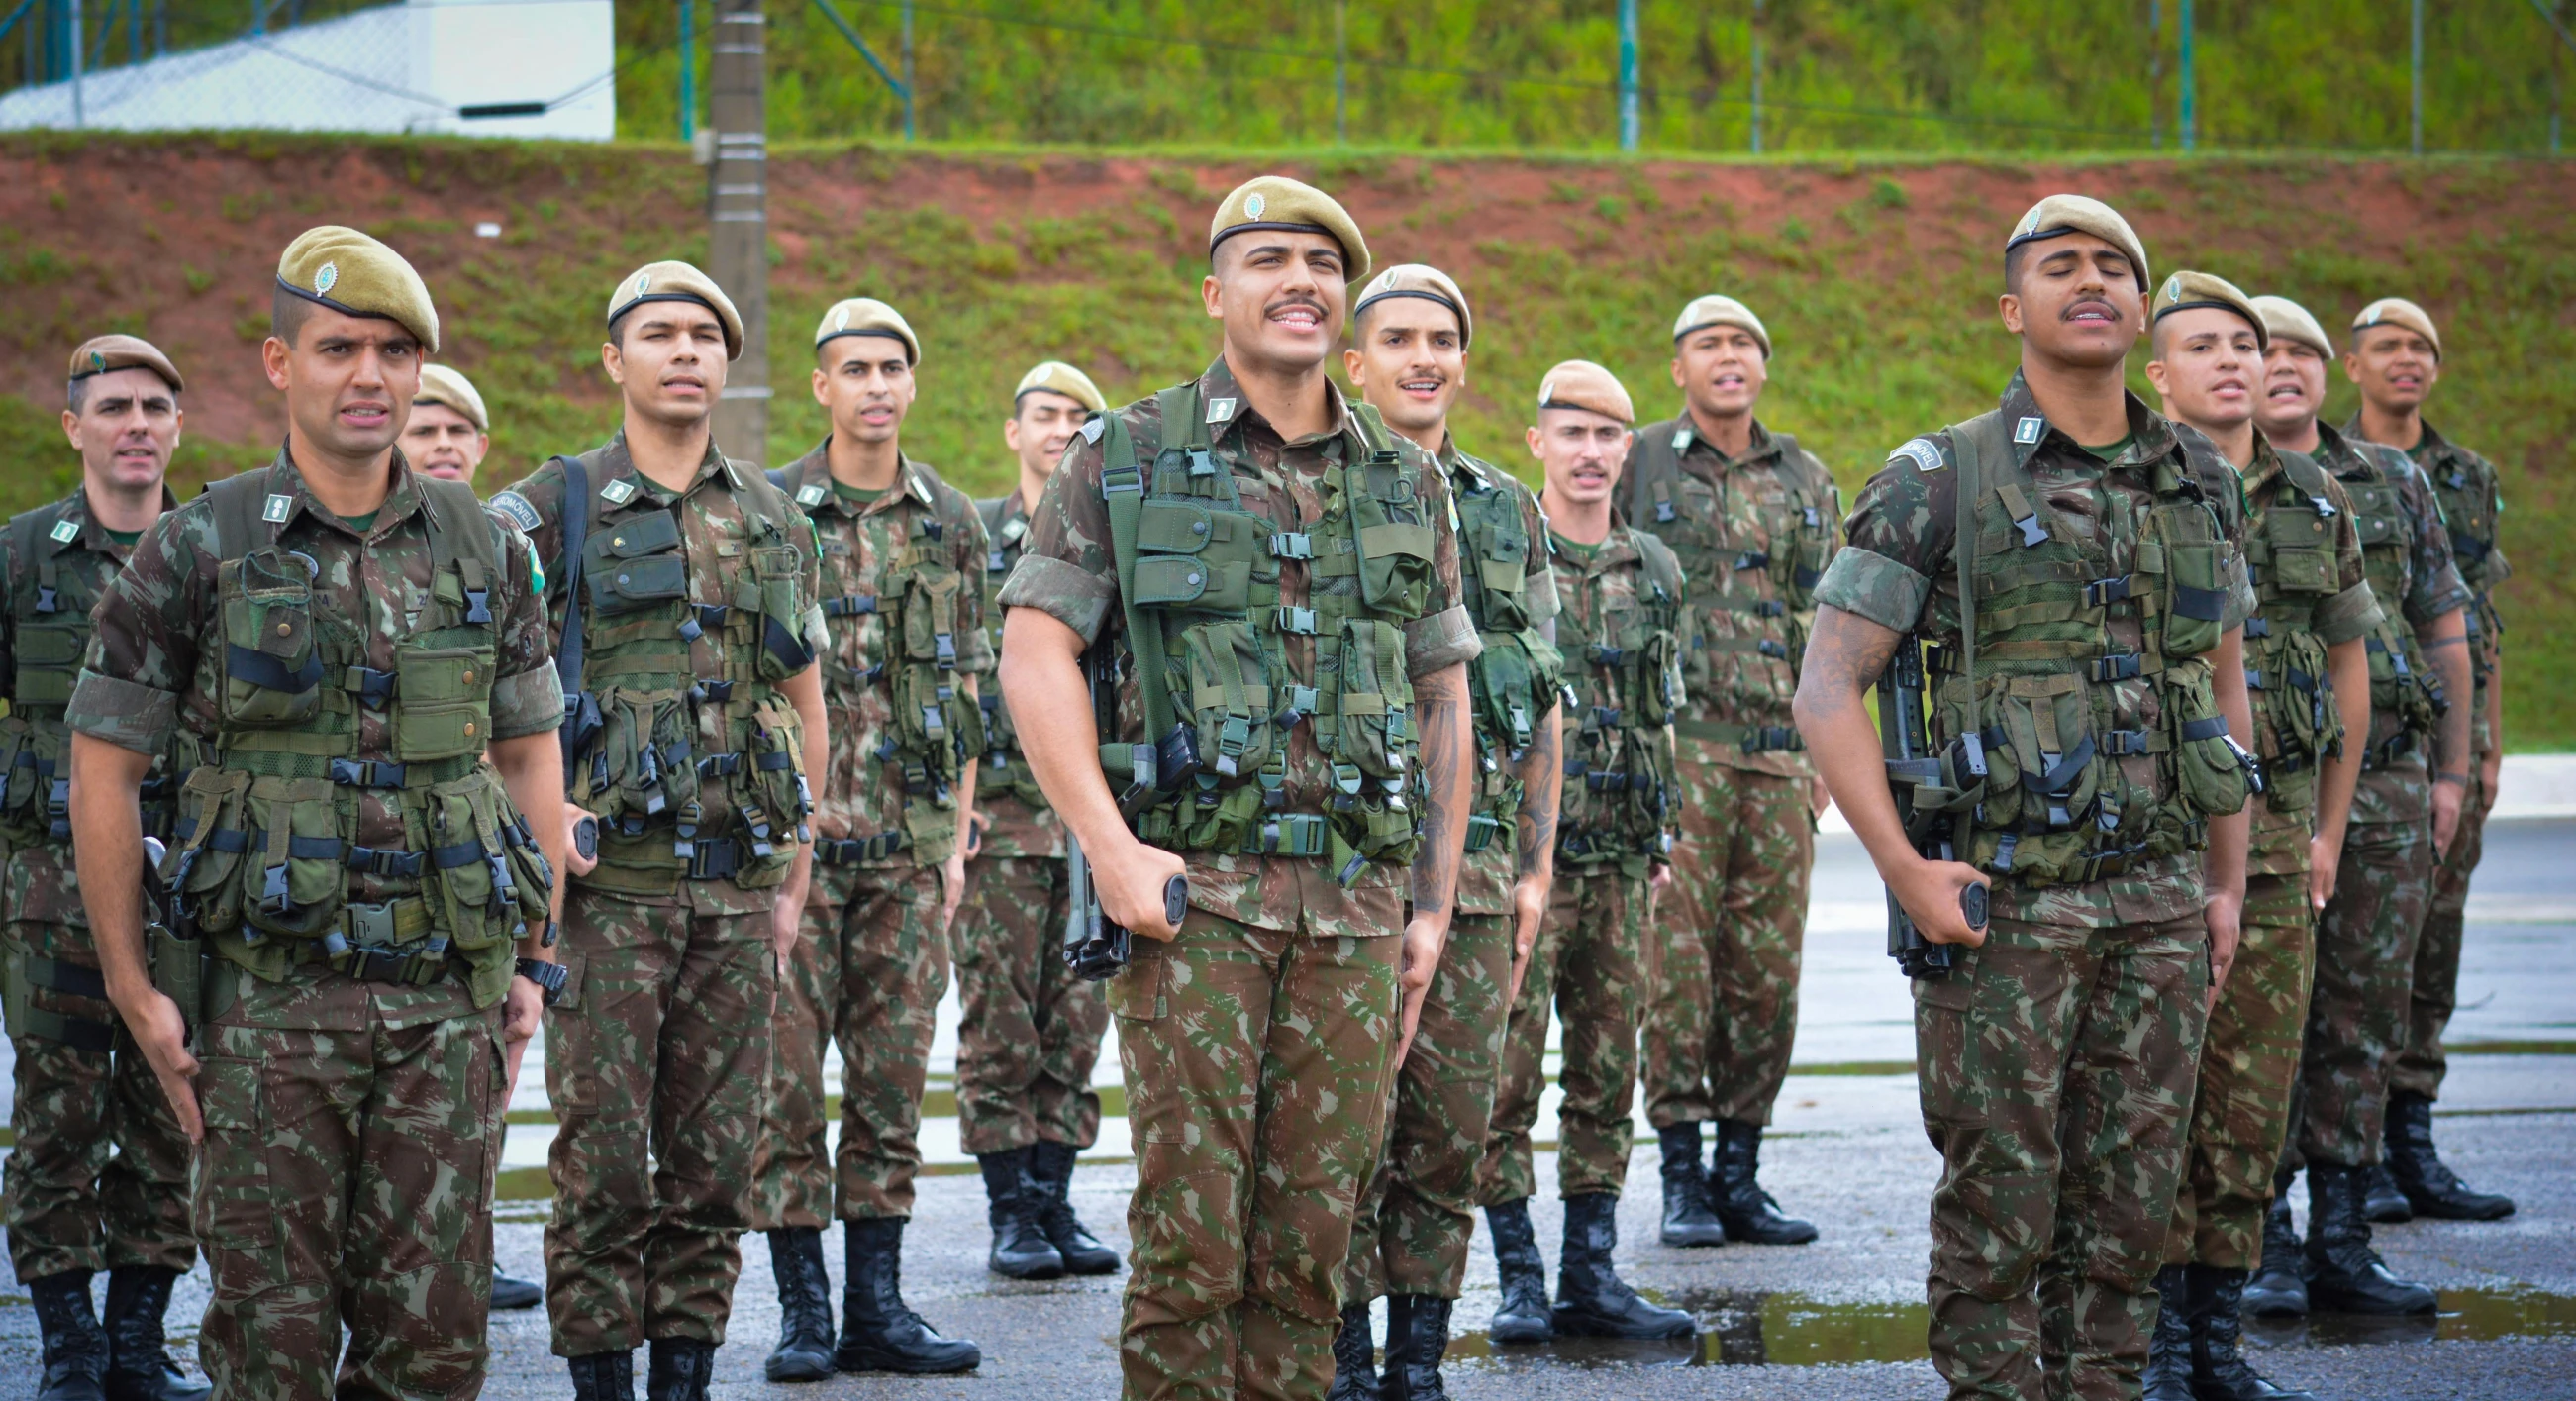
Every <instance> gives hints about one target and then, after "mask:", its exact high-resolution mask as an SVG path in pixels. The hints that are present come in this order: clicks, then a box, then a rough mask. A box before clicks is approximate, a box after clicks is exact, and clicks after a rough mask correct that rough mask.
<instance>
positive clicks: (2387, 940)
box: [2245, 297, 2468, 1314]
mask: <svg viewBox="0 0 2576 1401" xmlns="http://www.w3.org/2000/svg"><path fill="white" fill-rule="evenodd" d="M2257 301H2258V309H2260V310H2262V311H2263V312H2264V313H2265V315H2266V316H2267V317H2269V318H2272V322H2271V327H2272V333H2273V337H2274V339H2273V349H2272V352H2271V353H2272V355H2273V356H2275V357H2292V356H2300V354H2301V350H2302V348H2304V350H2305V351H2306V352H2308V353H2311V354H2317V355H2322V356H2325V357H2327V358H2331V356H2332V346H2333V343H2332V341H2330V340H2329V339H2328V338H2327V336H2326V334H2325V331H2324V330H2323V328H2321V327H2319V326H2318V325H2317V324H2316V319H2315V318H2314V317H2312V316H2309V315H2307V313H2306V312H2305V311H2304V310H2303V309H2300V308H2299V307H2297V306H2296V304H2295V303H2288V302H2283V301H2281V300H2280V299H2278V298H2269V297H2266V298H2258V299H2257ZM2285 347H2286V348H2285ZM2321 398H2322V387H2320V388H2319V390H2318V393H2317V394H2316V395H2314V396H2308V397H2305V398H2302V399H2298V400H2290V399H2289V398H2288V396H2282V397H2281V398H2278V399H2276V398H2274V397H2273V396H2271V395H2268V394H2267V396H2266V398H2265V407H2264V409H2263V411H2262V416H2261V417H2260V418H2259V419H2258V422H2259V423H2260V424H2261V426H2262V430H2263V434H2264V436H2265V437H2266V438H2267V439H2268V440H2269V441H2270V442H2271V443H2272V444H2273V445H2274V446H2275V447H2279V448H2283V449H2286V450H2289V451H2293V452H2304V453H2306V454H2307V455H2308V456H2309V457H2310V458H2312V459H2314V460H2315V462H2316V463H2317V465H2318V466H2320V467H2323V468H2324V469H2325V470H2326V472H2327V474H2328V475H2330V476H2332V477H2333V478H2334V479H2335V481H2336V483H2337V484H2338V485H2340V486H2341V487H2342V488H2343V489H2344V493H2345V495H2346V497H2347V498H2348V499H2349V500H2350V502H2351V504H2352V517H2353V526H2354V529H2355V532H2356V533H2357V534H2358V536H2359V537H2360V540H2361V554H2362V569H2363V572H2364V573H2365V574H2366V575H2367V576H2368V578H2369V580H2370V586H2371V593H2372V594H2373V596H2374V597H2375V598H2376V599H2377V600H2378V602H2379V606H2380V610H2381V613H2382V615H2383V616H2382V618H2381V620H2380V624H2379V626H2378V627H2376V628H2375V629H2373V630H2372V632H2371V633H2370V634H2369V635H2368V636H2367V637H2365V638H2364V639H2363V643H2362V645H2363V648H2364V656H2365V660H2366V661H2367V664H2368V667H2369V687H2370V725H2369V728H2368V730H2367V732H2366V733H2363V734H2354V735H2350V736H2347V737H2346V740H2345V743H2346V744H2347V745H2348V746H2353V747H2356V748H2358V749H2359V750H2360V751H2361V755H2362V766H2361V775H2360V778H2359V780H2358V782H2357V785H2356V787H2355V789H2354V792H2353V800H2352V817H2351V820H2350V822H2349V824H2348V825H2347V826H2346V828H2345V830H2344V840H2343V845H2342V849H2341V850H2340V851H2339V852H2326V851H2322V850H2321V851H2319V852H2318V854H2317V859H2316V862H2315V865H2316V869H2317V878H2316V880H2315V881H2314V882H2313V884H2314V885H2315V887H2317V888H2319V889H2322V890H2325V891H2326V892H2327V893H2328V895H2329V901H2328V903H2327V904H2326V905H2325V906H2324V912H2323V914H2322V916H2321V917H2320V919H2319V921H2318V924H2317V930H2316V955H2315V960H2314V962H2315V970H2316V971H2315V981H2314V986H2313V989H2312V991H2311V994H2310V997H2309V1005H2308V1025H2307V1031H2306V1035H2305V1038H2304V1050H2303V1052H2302V1061H2301V1070H2300V1086H2301V1088H2300V1092H2299V1094H2298V1095H2297V1096H2296V1097H2294V1100H2293V1108H2292V1113H2291V1121H2290V1131H2289V1135H2288V1137H2287V1139H2286V1140H2285V1142H2284V1144H2283V1148H2282V1155H2281V1162H2280V1165H2279V1167H2278V1169H2277V1170H2276V1171H2275V1173H2274V1176H2273V1199H2272V1203H2271V1206H2270V1208H2269V1210H2267V1211H2266V1212H2265V1214H2264V1220H2263V1248H2262V1263H2261V1265H2260V1267H2259V1269H2258V1272H2257V1273H2256V1275H2255V1277H2254V1278H2253V1280H2252V1281H2251V1282H2249V1283H2248V1284H2247V1286H2246V1289H2245V1307H2246V1308H2247V1309H2248V1310H2249V1311H2251V1312H2253V1313H2256V1314H2302V1313H2305V1312H2307V1310H2308V1293H2309V1281H2308V1276H2309V1274H2310V1273H2312V1272H2313V1271H2315V1269H2316V1265H2315V1263H2314V1262H2313V1260H2314V1258H2323V1259H2326V1260H2328V1261H2329V1263H2330V1264H2331V1265H2332V1268H2331V1269H2330V1270H2329V1271H2328V1272H2327V1275H2326V1287H2327V1289H2328V1290H2329V1291H2330V1292H2333V1293H2334V1294H2335V1295H2336V1296H2337V1297H2338V1299H2339V1301H2341V1302H2344V1303H2348V1304H2359V1305H2360V1306H2362V1307H2365V1308H2374V1307H2375V1308H2377V1309H2379V1310H2381V1311H2391V1310H2393V1311H2398V1312H2403V1311H2406V1310H2408V1309H2414V1308H2422V1307H2428V1306H2429V1300H2430V1299H2431V1297H2432V1296H2431V1291H2430V1290H2419V1289H2417V1288H2416V1287H2415V1286H2413V1285H2408V1284H2404V1283H2403V1282H2402V1281H2398V1280H2395V1279H2394V1278H2393V1277H2389V1276H2387V1273H2386V1270H2385V1268H2384V1267H2383V1266H2381V1265H2380V1263H2379V1261H2378V1259H2377V1257H2375V1256H2373V1255H2371V1254H2370V1252H2369V1224H2368V1222H2367V1221H2365V1220H2363V1219H2362V1218H2361V1216H2360V1215H2359V1213H2358V1210H2357V1209H2356V1211H2355V1212H2354V1213H2352V1214H2351V1215H2350V1216H2349V1218H2348V1219H2346V1218H2343V1217H2339V1216H2338V1215H2337V1214H2336V1213H2334V1212H2320V1213H2318V1214H2316V1215H2314V1216H2312V1218H2311V1222H2310V1224H2311V1227H2312V1228H2313V1227H2316V1226H2319V1225H2333V1226H2334V1229H2333V1230H2331V1231H2317V1232H2315V1233H2314V1235H2313V1236H2312V1238H2311V1240H2310V1241H2309V1242H2308V1243H2307V1244H2306V1245H2305V1246H2303V1245H2302V1243H2301V1241H2300V1239H2299V1236H2298V1233H2297V1231H2296V1230H2294V1229H2293V1227H2292V1221H2291V1214H2290V1199H2289V1190H2290V1183H2291V1180H2292V1179H2293V1178H2294V1177H2295V1176H2296V1175H2297V1172H2298V1169H2299V1167H2300V1166H2301V1165H2302V1163H2303V1162H2307V1161H2308V1159H2307V1153H2308V1152H2309V1150H2310V1149H2311V1148H2312V1147H2314V1146H2315V1145H2316V1144H2317V1143H2319V1142H2323V1143H2325V1144H2327V1145H2329V1146H2330V1149H2331V1151H2330V1152H2329V1153H2328V1155H2327V1156H2326V1157H2325V1158H2324V1159H2323V1162H2324V1164H2325V1167H2326V1174H2325V1175H2326V1176H2327V1177H2328V1178H2332V1179H2334V1181H2332V1182H2329V1184H2328V1187H2327V1196H2326V1197H2325V1198H2323V1199H2315V1198H2312V1200H2316V1201H2318V1202H2319V1204H2320V1205H2336V1204H2339V1203H2341V1202H2342V1200H2343V1197H2344V1194H2343V1193H2342V1192H2341V1191H2340V1190H2339V1184H2340V1183H2341V1182H2342V1181H2343V1180H2344V1179H2347V1178H2357V1177H2358V1175H2359V1174H2358V1171H2357V1169H2358V1167H2359V1165H2360V1164H2361V1163H2362V1162H2363V1161H2365V1154H2366V1150H2367V1149H2368V1147H2369V1145H2370V1143H2371V1142H2372V1141H2373V1137H2374V1136H2372V1135H2367V1134H2365V1133H2364V1132H2363V1131H2362V1130H2361V1129H2360V1128H2359V1127H2357V1126H2350V1125H2347V1126H2344V1127H2341V1128H2338V1127H2337V1126H2336V1124H2335V1122H2334V1120H2335V1119H2336V1118H2338V1117H2341V1116H2344V1115H2347V1114H2351V1113H2357V1112H2358V1110H2359V1106H2360V1103H2361V1098H2357V1097H2356V1096H2355V1095H2354V1094H2353V1093H2351V1092H2350V1091H2347V1090H2344V1089H2342V1088H2340V1087H2341V1086H2342V1085H2344V1084H2346V1083H2347V1082H2349V1081H2350V1080H2351V1079H2352V1078H2353V1077H2354V1076H2356V1075H2362V1074H2371V1073H2376V1072H2375V1071H2374V1070H2372V1069H2371V1068H2372V1067H2376V1066H2378V1065H2381V1064H2383V1063H2384V1059H2385V1057H2386V1056H2387V1055H2388V1054H2390V1053H2391V1052H2392V1051H2393V1048H2394V1040H2395V1038H2396V1037H2397V1036H2399V1035H2401V1034H2402V1021H2401V1018H2402V1016H2403V1009H2404V1007H2405V1003H2406V989H2405V986H2404V981H2403V980H2404V979H2406V978H2407V977H2408V976H2409V974H2410V971H2411V970H2410V966H2409V962H2408V960H2407V959H2406V958H2405V957H2403V956H2401V955H2400V954H2399V952H2398V941H2399V940H2400V939H2401V938H2402V937H2403V932H2404V930H2405V929H2406V928H2407V927H2409V926H2408V922H2407V920H2406V919H2405V918H2403V917H2401V911H2403V910H2404V909H2405V908H2406V907H2407V905H2408V901H2407V900H2406V899H2404V898H2401V897H2403V895H2404V892H2405V891H2407V890H2409V889H2415V890H2420V889H2421V888H2422V881H2423V874H2422V873H2423V870H2424V868H2425V863H2426V862H2428V861H2429V860H2430V835H2429V828H2430V822H2431V811H2432V789H2433V785H2432V783H2431V781H2430V774H2429V773H2428V772H2427V769H2426V762H2425V755H2426V753H2427V752H2428V751H2430V750H2432V749H2434V748H2435V747H2436V746H2437V745H2447V744H2450V743H2453V742H2455V741H2456V742H2459V743H2462V744H2465V742H2466V734H2467V719H2466V717H2465V716H2462V715H2459V714H2456V713H2446V712H2445V711H2444V710H2443V709H2442V708H2441V705H2440V700H2441V697H2442V696H2443V695H2444V694H2446V691H2447V687H2446V685H2445V683H2444V682H2443V680H2442V678H2441V675H2440V666H2441V665H2444V664H2447V666H2448V667H2449V668H2450V669H2451V670H2453V671H2455V672H2458V673H2461V674H2463V675H2464V674H2465V672H2466V670H2467V663H2466V659H2465V657H2463V656H2462V648H2460V647H2459V646H2458V645H2456V644H2455V645H2452V646H2449V647H2442V648H2436V647H2434V646H2433V645H2432V644H2434V643H2437V642H2439V641H2440V639H2442V638H2443V637H2452V638H2458V637H2460V636H2462V624H2461V619H2462V617H2463V613H2462V609H2463V606H2464V605H2465V604H2466V603H2467V601H2468V590H2467V589H2466V588H2465V587H2464V586H2463V585H2462V584H2461V583H2460V578H2459V574H2458V571H2457V570H2456V569H2455V568H2453V566H2452V563H2451V542H2450V537H2449V535H2448V534H2446V533H2445V532H2444V530H2443V528H2442V513H2441V508H2440V507H2439V506H2438V505H2436V504H2435V502H2434V500H2433V494H2432V490H2431V488H2430V487H2429V486H2427V485H2426V483H2425V481H2424V476H2423V474H2422V473H2421V472H2418V471H2416V470H2415V469H2414V467H2413V466H2412V465H2411V464H2410V463H2408V462H2407V461H2406V459H2405V456H2404V455H2403V454H2401V453H2398V452H2396V451H2395V450H2393V449H2389V448H2384V447H2380V446H2378V445H2376V444H2372V443H2367V442H2363V441H2361V440H2359V439H2356V438H2352V437H2348V436H2346V435H2345V434H2343V433H2341V432H2338V431H2337V430H2336V429H2334V428H2332V427H2330V426H2328V425H2326V424H2324V423H2320V422H2318V421H2317V417H2316V413H2317V409H2318V407H2319V402H2318V401H2319V400H2320V399H2321ZM2446 731H2447V732H2449V733H2448V734H2447V736H2446V735H2445V733H2444V732H2446ZM2419 898H2420V897H2419ZM2413 908H2414V909H2415V910H2416V911H2418V912H2419V913H2418V914H2417V915H2416V916H2415V917H2416V918H2420V910H2421V908H2422V907H2421V905H2420V904H2416V905H2414V906H2413ZM2392 978H2394V979H2397V980H2399V981H2398V982H2397V983H2396V984H2395V985H2394V986H2392V985H2391V982H2390V980H2391V979H2392ZM2374 1042H2375V1043H2376V1049H2373V1043H2374ZM2320 1086H2323V1087H2324V1091H2325V1093H2324V1098H2323V1100H2322V1101H2320V1099H2319V1089H2320ZM2363 1098H2368V1099H2369V1100H2370V1102H2371V1103H2373V1104H2375V1103H2376V1102H2377V1101H2376V1097H2375V1096H2368V1097H2363ZM2321 1102H2322V1104H2323V1105H2324V1106H2325V1107H2324V1109H2323V1111H2322V1112H2323V1113H2324V1114H2325V1115H2326V1116H2327V1117H2326V1119H2325V1120H2324V1121H2323V1122H2320V1121H2319V1119H2318V1117H2317V1116H2318V1115H2319V1113H2320V1112H2321V1111H2320V1109H2319V1105H2320V1103H2321ZM2310 1165H2311V1166H2312V1167H2313V1166H2314V1164H2313V1163H2311V1164H2310ZM2317 1181H2318V1179H2317V1177H2316V1175H2315V1174H2313V1173H2312V1175H2311V1180H2310V1184H2309V1185H2310V1189H2311V1192H2313V1191H2314V1190H2315V1189H2316V1186H2317ZM2355 1190H2356V1191H2357V1190H2358V1188H2357V1187H2356V1188H2355ZM2356 1206H2357V1204H2356ZM2311 1250H2313V1251H2314V1252H2315V1256H2314V1257H2311V1255H2310V1254H2309V1252H2310V1251H2311ZM2336 1262H2339V1263H2336ZM2355 1291H2360V1292H2359V1294H2358V1295H2356V1293H2355Z"/></svg>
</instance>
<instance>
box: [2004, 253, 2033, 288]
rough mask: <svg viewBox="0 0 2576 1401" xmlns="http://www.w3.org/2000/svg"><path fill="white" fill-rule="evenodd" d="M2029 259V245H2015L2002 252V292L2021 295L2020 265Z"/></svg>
mask: <svg viewBox="0 0 2576 1401" xmlns="http://www.w3.org/2000/svg"><path fill="white" fill-rule="evenodd" d="M2029 258H2030V244H2028V243H2016V244H2014V245H2013V246H2012V247H2010V248H2007V249H2005V250H2004V290H2005V291H2007V292H2010V293H2013V294H2014V295H2016V296H2018V295H2020V293H2021V265H2022V264H2023V263H2024V262H2027V261H2028V260H2029Z"/></svg>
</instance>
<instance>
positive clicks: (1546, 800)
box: [1513, 706, 1565, 876]
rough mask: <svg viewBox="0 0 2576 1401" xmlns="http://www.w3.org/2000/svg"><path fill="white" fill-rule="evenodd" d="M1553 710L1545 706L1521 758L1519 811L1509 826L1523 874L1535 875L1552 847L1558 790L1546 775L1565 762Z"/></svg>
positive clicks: (1544, 865)
mask: <svg viewBox="0 0 2576 1401" xmlns="http://www.w3.org/2000/svg"><path fill="white" fill-rule="evenodd" d="M1556 713H1557V707H1556V706H1550V707H1548V712H1547V714H1546V716H1545V717H1543V718H1542V719H1541V720H1540V722H1539V729H1538V733H1537V734H1536V735H1534V736H1532V737H1531V739H1530V747H1529V752H1528V753H1527V754H1524V755H1523V756H1522V757H1521V765H1520V775H1519V776H1520V780H1521V810H1520V815H1519V816H1518V817H1517V818H1515V819H1514V820H1513V826H1514V829H1515V833H1516V835H1517V836H1518V838H1519V847H1520V852H1519V855H1520V868H1519V873H1520V874H1521V875H1524V876H1534V875H1537V874H1538V873H1539V872H1540V871H1541V870H1542V869H1544V868H1545V867H1546V866H1547V865H1548V864H1549V863H1548V861H1547V858H1548V857H1549V856H1551V855H1552V854H1554V852H1555V850H1556V810H1557V805H1558V800H1559V793H1558V789H1557V785H1556V784H1555V783H1553V782H1550V781H1549V778H1550V775H1553V774H1555V773H1556V772H1557V771H1558V770H1559V769H1561V768H1562V767H1563V766H1564V763H1565V758H1564V754H1565V742H1564V739H1563V737H1562V736H1561V735H1560V734H1559V733H1558V731H1557V727H1556Z"/></svg>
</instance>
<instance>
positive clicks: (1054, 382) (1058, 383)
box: [1011, 360, 1109, 413]
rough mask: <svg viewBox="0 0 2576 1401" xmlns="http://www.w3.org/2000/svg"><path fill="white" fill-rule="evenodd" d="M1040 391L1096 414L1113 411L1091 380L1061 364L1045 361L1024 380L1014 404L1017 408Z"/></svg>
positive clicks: (1070, 367)
mask: <svg viewBox="0 0 2576 1401" xmlns="http://www.w3.org/2000/svg"><path fill="white" fill-rule="evenodd" d="M1040 389H1043V390H1045V391H1047V392H1048V393H1050V394H1061V395H1063V396H1064V397H1066V398H1068V399H1071V400H1073V401H1074V402H1075V403H1077V404H1080V405H1082V406H1083V407H1084V408H1086V409H1089V410H1091V411H1092V412H1093V413H1105V412H1107V411H1108V408H1109V401H1108V400H1106V399H1104V398H1102V397H1100V386H1099V385H1096V384H1093V383H1092V382H1091V376H1089V375H1086V374H1084V373H1083V372H1082V371H1080V370H1077V369H1075V368H1074V367H1072V366H1071V365H1068V364H1066V363H1064V362H1063V361H1061V360H1046V361H1041V362H1039V364H1038V365H1037V366H1036V367H1035V368H1034V369H1031V370H1030V371H1029V372H1028V373H1027V374H1024V375H1022V376H1020V387H1019V388H1017V389H1014V390H1012V391H1011V402H1012V403H1013V404H1015V405H1016V404H1017V403H1019V402H1020V399H1021V397H1022V396H1024V395H1027V394H1029V393H1030V392H1032V391H1035V390H1040Z"/></svg>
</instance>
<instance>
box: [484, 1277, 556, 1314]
mask: <svg viewBox="0 0 2576 1401" xmlns="http://www.w3.org/2000/svg"><path fill="white" fill-rule="evenodd" d="M545 1301H546V1287H545V1286H544V1285H542V1284H539V1283H537V1282H536V1281H535V1280H533V1279H521V1278H519V1277H518V1276H517V1275H505V1274H503V1273H501V1272H500V1271H499V1270H494V1271H493V1272H492V1307H494V1308H496V1309H532V1308H535V1307H536V1306H537V1305H539V1304H542V1303H544V1302H545Z"/></svg>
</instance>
